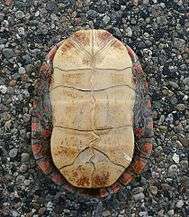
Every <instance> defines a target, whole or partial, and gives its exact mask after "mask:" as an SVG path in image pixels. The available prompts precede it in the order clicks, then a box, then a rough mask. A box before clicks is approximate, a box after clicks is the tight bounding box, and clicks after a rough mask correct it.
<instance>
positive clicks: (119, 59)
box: [50, 30, 135, 191]
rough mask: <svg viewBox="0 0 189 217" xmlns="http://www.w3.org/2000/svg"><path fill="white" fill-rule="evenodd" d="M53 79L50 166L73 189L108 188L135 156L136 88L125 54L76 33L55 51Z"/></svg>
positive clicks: (95, 34) (118, 46)
mask: <svg viewBox="0 0 189 217" xmlns="http://www.w3.org/2000/svg"><path fill="white" fill-rule="evenodd" d="M52 79H53V82H51V84H50V99H51V105H52V111H53V118H52V119H53V131H52V136H51V154H52V158H53V162H54V164H55V165H56V167H57V168H58V169H59V171H60V173H61V174H62V175H63V176H64V177H65V179H66V180H67V181H68V182H69V183H70V184H71V185H72V186H75V187H80V188H103V187H108V186H111V185H112V184H114V183H115V182H116V181H117V180H118V179H119V177H120V176H121V175H122V174H123V172H124V170H125V169H126V168H127V167H128V166H129V164H130V162H131V161H132V158H133V152H134V133H133V115H134V114H133V106H134V103H135V85H134V82H133V74H132V60H131V58H130V56H129V54H128V51H127V48H126V47H125V46H124V45H123V44H122V42H120V41H118V40H117V39H116V38H114V37H113V36H112V35H111V34H110V33H108V32H106V31H104V30H82V31H78V32H76V33H74V34H73V35H72V36H71V37H70V38H68V39H66V40H65V41H64V42H63V43H62V44H61V45H60V47H59V49H58V50H57V52H56V54H55V56H54V59H53V75H52ZM117 189H118V187H116V186H115V189H114V191H117Z"/></svg>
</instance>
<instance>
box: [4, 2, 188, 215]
mask: <svg viewBox="0 0 189 217" xmlns="http://www.w3.org/2000/svg"><path fill="white" fill-rule="evenodd" d="M4 2H6V4H7V5H9V4H10V2H11V1H10V0H9V1H8V0H7V1H1V3H0V22H1V25H0V216H1V217H17V216H21V217H25V216H26V217H30V216H33V217H38V216H44V217H47V216H52V217H56V216H66V217H67V216H74V217H77V216H82V217H85V216H95V215H96V216H104V217H105V216H106V217H108V216H116V217H117V216H118V217H124V216H127V217H130V216H131V217H135V216H137V217H138V216H141V217H147V216H155V217H156V216H160V217H161V216H162V217H169V216H171V217H181V216H184V217H185V216H189V174H188V153H187V152H188V149H189V110H188V92H189V69H188V66H189V65H188V64H189V41H188V38H189V37H188V35H189V11H188V8H189V3H188V1H187V0H173V1H168V0H162V1H160V0H143V1H136V0H135V1H125V0H107V1H105V0H99V1H90V0H85V1H81V0H77V1H76V0H64V1H60V0H57V1H46V0H42V1H36V0H16V1H13V3H12V4H10V5H9V6H6V5H5V4H4ZM125 2H126V3H125ZM81 28H103V29H107V30H109V31H110V32H112V33H113V34H114V35H115V36H116V37H117V38H119V39H121V40H122V41H123V42H125V43H127V44H128V45H130V46H131V47H132V48H133V49H134V50H135V51H136V53H137V54H138V56H139V58H140V60H141V63H142V65H143V69H144V71H145V72H146V74H147V78H148V80H149V83H150V94H151V96H152V101H153V117H154V127H155V140H154V149H153V154H152V157H151V159H150V161H149V164H148V167H146V169H145V172H144V173H143V174H142V175H141V176H140V177H138V178H137V179H136V180H135V181H134V182H133V183H132V184H131V185H130V186H128V187H127V188H126V189H125V190H124V191H123V192H121V193H119V194H117V195H114V196H113V197H112V198H111V199H110V200H107V201H103V202H99V203H98V201H95V200H94V201H91V200H87V199H84V198H78V197H77V195H75V194H69V193H65V192H64V191H62V189H60V188H59V187H57V186H55V185H54V184H53V183H52V182H51V181H50V180H49V179H48V178H47V177H45V175H43V174H42V173H41V171H39V170H38V169H37V167H36V164H35V161H34V159H33V156H32V153H31V145H30V133H31V131H30V113H31V101H32V97H33V85H34V82H35V81H36V79H37V77H38V71H39V67H40V65H41V63H42V61H43V60H44V56H45V54H46V53H47V52H48V50H49V48H50V47H51V46H52V45H53V44H55V43H56V42H58V41H60V40H61V39H64V38H66V37H68V36H69V35H70V34H71V33H72V32H74V31H76V30H78V29H81Z"/></svg>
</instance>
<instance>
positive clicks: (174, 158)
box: [173, 153, 179, 164]
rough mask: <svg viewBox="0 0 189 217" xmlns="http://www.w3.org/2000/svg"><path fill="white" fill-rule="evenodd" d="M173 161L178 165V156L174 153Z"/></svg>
mask: <svg viewBox="0 0 189 217" xmlns="http://www.w3.org/2000/svg"><path fill="white" fill-rule="evenodd" d="M173 161H174V162H175V163H177V164H178V163H179V155H178V154H176V153H174V154H173Z"/></svg>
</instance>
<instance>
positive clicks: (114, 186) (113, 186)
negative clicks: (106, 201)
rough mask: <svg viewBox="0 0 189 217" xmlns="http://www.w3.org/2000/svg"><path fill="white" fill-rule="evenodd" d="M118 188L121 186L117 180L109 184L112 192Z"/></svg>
mask: <svg viewBox="0 0 189 217" xmlns="http://www.w3.org/2000/svg"><path fill="white" fill-rule="evenodd" d="M120 188H121V185H120V184H119V183H118V182H116V183H114V184H113V185H112V186H111V190H112V191H113V192H114V193H116V192H118V191H119V190H120Z"/></svg>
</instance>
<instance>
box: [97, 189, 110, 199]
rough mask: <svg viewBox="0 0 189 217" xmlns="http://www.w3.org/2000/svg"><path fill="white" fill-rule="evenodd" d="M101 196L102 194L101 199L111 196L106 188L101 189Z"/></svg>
mask: <svg viewBox="0 0 189 217" xmlns="http://www.w3.org/2000/svg"><path fill="white" fill-rule="evenodd" d="M99 194H100V197H107V196H108V195H109V192H108V191H107V190H106V189H105V188H101V189H100V190H99Z"/></svg>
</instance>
